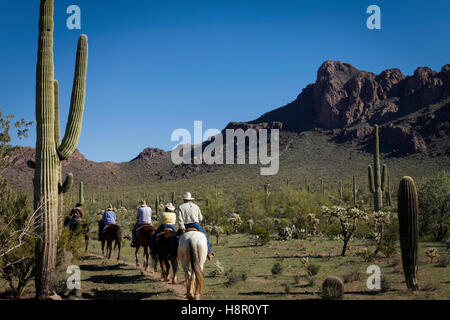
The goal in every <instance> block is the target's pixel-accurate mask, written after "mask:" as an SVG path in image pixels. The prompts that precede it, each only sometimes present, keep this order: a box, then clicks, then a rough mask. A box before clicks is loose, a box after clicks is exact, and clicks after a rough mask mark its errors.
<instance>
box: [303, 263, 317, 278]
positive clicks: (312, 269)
mask: <svg viewBox="0 0 450 320" xmlns="http://www.w3.org/2000/svg"><path fill="white" fill-rule="evenodd" d="M319 270H320V266H319V265H318V264H313V263H310V264H308V265H307V266H306V272H308V274H309V275H310V276H315V275H316V274H318V273H319Z"/></svg>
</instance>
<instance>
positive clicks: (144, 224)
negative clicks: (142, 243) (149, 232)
mask: <svg viewBox="0 0 450 320" xmlns="http://www.w3.org/2000/svg"><path fill="white" fill-rule="evenodd" d="M145 227H152V225H151V224H150V223H147V222H145V223H143V224H141V225H140V226H139V227H138V228H137V229H136V234H137V233H138V231H140V230H141V229H142V228H145Z"/></svg>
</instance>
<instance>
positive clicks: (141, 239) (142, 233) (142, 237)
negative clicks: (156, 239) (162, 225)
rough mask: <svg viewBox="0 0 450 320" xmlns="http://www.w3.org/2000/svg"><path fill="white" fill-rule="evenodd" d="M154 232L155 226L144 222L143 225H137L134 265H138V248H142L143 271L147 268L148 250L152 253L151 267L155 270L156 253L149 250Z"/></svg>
mask: <svg viewBox="0 0 450 320" xmlns="http://www.w3.org/2000/svg"><path fill="white" fill-rule="evenodd" d="M155 232H156V230H155V227H153V226H151V225H146V224H144V225H143V226H141V227H139V228H138V229H137V230H136V252H135V253H134V255H135V256H136V267H139V260H138V252H139V248H140V247H143V248H144V258H145V260H144V268H145V271H147V269H148V257H149V251H150V254H151V255H152V259H153V269H154V270H155V272H156V263H157V261H156V254H155V253H154V252H151V250H150V241H151V239H152V236H153V234H154V233H155Z"/></svg>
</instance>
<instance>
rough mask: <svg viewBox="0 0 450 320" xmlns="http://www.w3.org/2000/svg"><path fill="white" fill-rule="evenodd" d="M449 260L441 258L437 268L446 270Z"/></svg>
mask: <svg viewBox="0 0 450 320" xmlns="http://www.w3.org/2000/svg"><path fill="white" fill-rule="evenodd" d="M448 260H449V259H448V257H439V258H438V261H437V264H436V267H439V268H445V267H446V266H448Z"/></svg>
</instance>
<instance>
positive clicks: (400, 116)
mask: <svg viewBox="0 0 450 320" xmlns="http://www.w3.org/2000/svg"><path fill="white" fill-rule="evenodd" d="M374 124H378V125H379V126H380V139H381V149H382V151H383V152H385V153H388V154H389V155H390V156H394V157H403V156H405V155H407V154H414V153H423V154H424V155H425V156H431V157H439V156H443V157H446V158H448V156H449V155H450V143H449V140H450V139H449V137H450V64H447V65H445V66H443V67H442V69H441V70H440V72H437V71H433V70H431V69H430V68H428V67H419V68H417V70H416V71H415V72H414V74H413V75H411V76H405V75H403V74H402V72H401V71H400V70H399V69H388V70H385V71H383V72H381V73H380V74H379V75H376V74H374V73H371V72H366V71H360V70H358V69H356V68H355V67H353V66H352V65H350V64H347V63H343V62H339V61H325V62H324V63H323V64H322V66H321V67H320V68H319V70H318V71H317V79H316V82H315V83H312V84H309V85H308V86H307V87H306V88H304V89H303V91H302V92H301V93H300V94H299V95H298V97H297V99H296V100H294V101H293V102H291V103H289V104H287V105H285V106H283V107H281V108H278V109H275V110H273V111H270V112H267V113H265V114H264V115H262V116H261V117H259V118H258V119H256V120H253V121H249V122H231V123H230V124H229V125H228V126H227V127H226V128H241V129H244V130H246V129H248V128H256V129H260V128H269V129H270V128H272V129H280V130H281V137H280V138H281V139H280V143H281V144H282V146H281V147H283V143H285V144H286V146H285V148H284V149H285V150H288V149H289V148H288V147H289V145H290V144H291V143H292V139H294V138H292V137H295V136H299V134H301V133H302V132H306V131H317V130H320V131H325V132H326V133H327V134H328V135H331V139H330V140H331V141H333V142H334V143H337V144H341V143H346V142H349V141H352V142H355V143H354V145H357V146H358V148H360V149H363V150H370V149H371V143H370V141H371V140H370V136H371V133H372V130H373V129H372V128H373V125H374ZM30 159H34V149H33V148H29V147H24V148H21V149H19V151H18V152H16V154H14V155H13V156H11V157H10V162H11V166H10V167H9V168H7V169H6V170H4V172H2V176H4V177H5V178H7V179H8V180H9V181H10V182H11V184H12V185H14V186H16V187H19V188H25V189H27V190H30V189H31V178H32V174H33V171H32V169H29V168H28V167H27V165H26V162H27V161H28V160H30ZM215 168H217V166H206V165H195V166H189V165H179V166H174V165H173V164H172V162H171V161H170V153H169V152H165V151H163V150H160V149H152V148H147V149H145V150H143V151H142V152H141V153H140V154H139V155H138V156H137V157H136V158H134V159H133V160H131V161H129V162H124V163H113V162H102V163H97V162H92V161H89V160H87V159H86V158H85V157H84V156H83V155H82V154H81V153H79V152H78V151H76V152H75V153H74V155H72V156H71V157H70V158H69V159H68V160H67V161H65V162H63V174H64V175H65V174H67V173H68V172H72V173H74V176H75V179H76V182H77V181H79V180H83V181H84V182H85V183H86V184H94V185H97V184H102V185H104V186H109V185H123V184H129V183H131V182H134V183H136V182H137V183H145V182H148V181H155V180H163V179H164V180H167V179H177V178H188V177H190V176H191V175H193V174H202V173H208V172H211V171H214V170H215Z"/></svg>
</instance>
